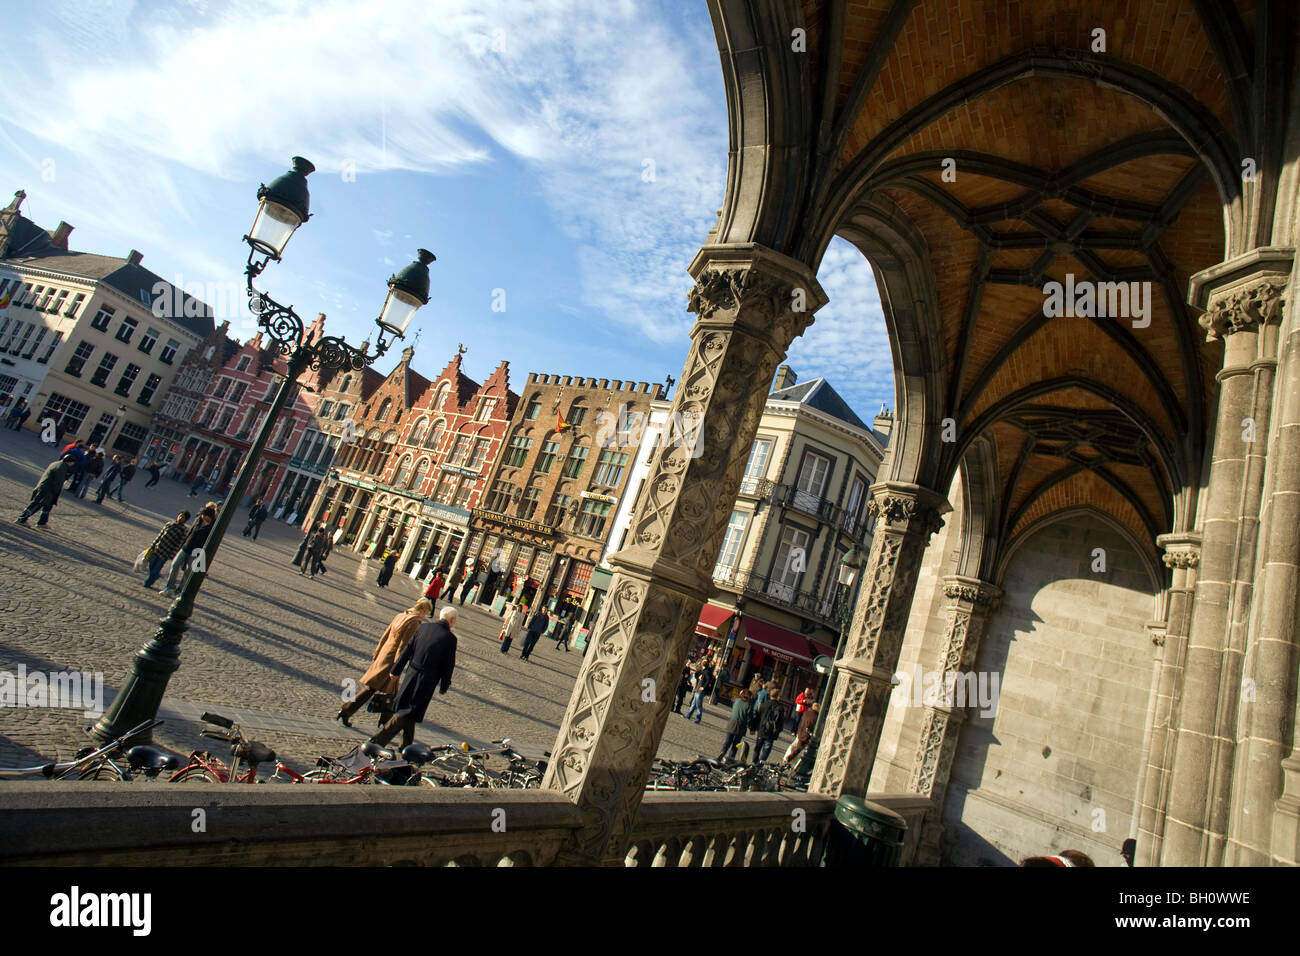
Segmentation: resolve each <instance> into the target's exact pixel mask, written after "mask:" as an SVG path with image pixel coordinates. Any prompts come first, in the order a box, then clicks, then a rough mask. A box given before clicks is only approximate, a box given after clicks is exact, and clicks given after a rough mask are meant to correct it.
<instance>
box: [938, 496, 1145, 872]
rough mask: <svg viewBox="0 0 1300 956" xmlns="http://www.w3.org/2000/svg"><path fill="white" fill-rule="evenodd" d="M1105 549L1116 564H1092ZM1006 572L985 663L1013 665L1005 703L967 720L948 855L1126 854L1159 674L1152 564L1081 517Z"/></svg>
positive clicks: (949, 819) (997, 861) (983, 650)
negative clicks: (1152, 624) (1148, 629)
mask: <svg viewBox="0 0 1300 956" xmlns="http://www.w3.org/2000/svg"><path fill="white" fill-rule="evenodd" d="M1098 547H1100V548H1104V549H1105V552H1106V572H1105V573H1104V574H1102V573H1094V572H1093V571H1092V570H1091V567H1092V562H1093V556H1092V551H1093V549H1094V548H1098ZM999 583H1000V585H1001V587H1002V588H1003V589H1004V590H1005V592H1006V596H1005V598H1004V600H1003V603H1002V607H1001V609H1000V610H999V611H998V612H997V613H996V614H994V615H993V616H992V618H991V619H990V621H989V626H988V630H987V632H986V633H985V636H984V640H983V642H982V644H981V647H980V652H979V656H978V658H977V663H976V667H977V669H978V670H979V671H982V672H985V671H986V672H989V673H997V674H1001V675H1002V676H1001V694H1000V700H999V704H998V708H997V713H996V715H995V716H992V717H982V716H980V715H979V714H978V713H973V714H972V715H971V719H970V721H969V722H968V723H967V725H966V727H965V729H964V730H963V733H962V737H961V746H960V749H959V751H958V754H957V758H956V761H955V763H954V765H953V769H952V779H951V785H950V788H949V791H948V799H947V803H946V806H945V811H944V827H945V831H944V837H943V862H944V863H946V864H957V865H985V866H988V865H1014V864H1015V863H1016V862H1018V861H1019V860H1020V859H1021V858H1022V857H1025V856H1032V855H1039V854H1045V853H1052V852H1055V851H1058V850H1064V849H1070V848H1074V849H1079V850H1083V851H1084V852H1085V853H1088V854H1089V855H1090V856H1091V857H1092V858H1093V859H1094V860H1095V861H1096V862H1097V863H1098V865H1101V866H1116V865H1120V864H1121V862H1122V861H1121V860H1120V857H1119V848H1120V845H1121V844H1122V843H1123V841H1124V839H1125V838H1126V837H1128V836H1129V835H1130V832H1131V827H1132V823H1133V820H1132V813H1133V807H1134V797H1135V791H1136V787H1137V784H1138V774H1139V769H1140V768H1139V764H1140V760H1141V753H1142V743H1143V739H1142V738H1143V727H1144V721H1145V718H1146V709H1147V701H1148V694H1149V689H1150V681H1151V654H1152V649H1151V646H1150V641H1149V639H1148V637H1147V636H1146V634H1145V632H1144V630H1143V625H1144V624H1145V623H1146V622H1148V621H1150V620H1151V618H1152V616H1153V611H1154V606H1155V605H1154V598H1153V593H1154V587H1153V583H1152V580H1151V576H1150V573H1149V572H1148V570H1147V568H1146V566H1145V564H1144V562H1143V561H1142V559H1141V557H1140V556H1139V555H1138V554H1137V553H1136V551H1135V550H1134V548H1133V547H1132V545H1130V544H1129V543H1128V542H1127V541H1126V540H1125V539H1124V538H1122V537H1121V536H1120V535H1118V534H1117V533H1116V532H1115V531H1114V530H1112V529H1111V528H1110V527H1109V526H1108V525H1106V524H1104V523H1102V522H1101V521H1100V520H1098V519H1097V518H1095V517H1093V516H1090V515H1075V516H1072V517H1070V518H1068V519H1066V520H1063V521H1059V522H1057V523H1055V524H1052V525H1049V526H1047V527H1045V528H1043V529H1041V530H1039V531H1038V532H1036V533H1035V534H1033V536H1032V537H1031V538H1030V539H1029V540H1028V541H1026V542H1025V543H1024V545H1023V546H1022V547H1020V548H1019V549H1018V550H1017V552H1016V553H1015V554H1014V555H1013V556H1012V558H1011V561H1010V563H1009V565H1008V566H1007V570H1006V574H1005V576H1004V580H1003V581H1001V582H999ZM1103 826H1104V829H1094V828H1095V827H1097V828H1100V827H1103Z"/></svg>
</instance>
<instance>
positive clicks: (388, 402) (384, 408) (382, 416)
mask: <svg viewBox="0 0 1300 956" xmlns="http://www.w3.org/2000/svg"><path fill="white" fill-rule="evenodd" d="M392 404H393V400H392V399H391V398H386V399H384V404H382V405H380V406H379V414H378V415H376V416H375V421H377V422H382V421H385V420H386V419H387V418H388V409H389V408H390V407H391V406H392Z"/></svg>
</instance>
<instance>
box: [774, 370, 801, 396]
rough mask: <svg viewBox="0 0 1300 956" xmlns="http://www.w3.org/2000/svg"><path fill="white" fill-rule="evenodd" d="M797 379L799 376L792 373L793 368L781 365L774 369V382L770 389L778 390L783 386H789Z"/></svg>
mask: <svg viewBox="0 0 1300 956" xmlns="http://www.w3.org/2000/svg"><path fill="white" fill-rule="evenodd" d="M797 381H799V376H797V375H795V374H794V370H793V369H792V368H790V366H788V365H782V366H781V367H780V368H778V369H777V370H776V383H775V384H774V385H773V386H772V391H774V392H779V391H781V389H783V388H789V387H790V386H791V385H793V384H794V383H795V382H797Z"/></svg>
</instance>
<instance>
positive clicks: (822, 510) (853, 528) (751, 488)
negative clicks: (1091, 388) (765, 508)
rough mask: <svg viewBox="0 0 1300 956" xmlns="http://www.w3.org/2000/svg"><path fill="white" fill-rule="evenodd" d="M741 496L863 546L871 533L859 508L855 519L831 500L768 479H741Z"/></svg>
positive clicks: (867, 521)
mask: <svg viewBox="0 0 1300 956" xmlns="http://www.w3.org/2000/svg"><path fill="white" fill-rule="evenodd" d="M738 494H739V495H741V496H742V497H746V498H755V499H757V500H759V501H765V502H767V503H768V504H769V505H771V506H773V507H776V508H789V509H791V510H792V511H798V512H799V513H801V514H806V515H809V516H811V517H813V518H816V519H817V520H818V521H820V522H821V523H822V524H828V525H831V526H832V527H834V528H836V529H837V530H839V531H841V532H843V533H844V534H847V535H848V536H849V537H850V538H852V539H853V540H854V541H855V542H858V543H860V542H861V541H862V540H863V539H864V538H865V537H866V536H867V535H868V534H869V532H870V519H869V517H868V516H867V514H866V510H865V509H863V508H859V509H858V511H859V515H858V516H857V517H856V518H855V517H854V516H853V515H851V514H849V513H848V512H846V511H845V510H844V509H843V508H841V507H840V506H839V505H837V504H835V503H834V502H833V501H831V500H830V499H829V498H823V497H821V496H819V495H811V494H809V493H808V492H806V491H800V490H799V488H798V487H797V486H796V485H791V484H785V483H781V482H775V481H770V480H769V479H767V478H755V477H752V476H748V475H747V476H745V477H744V478H742V479H740V489H739V491H738Z"/></svg>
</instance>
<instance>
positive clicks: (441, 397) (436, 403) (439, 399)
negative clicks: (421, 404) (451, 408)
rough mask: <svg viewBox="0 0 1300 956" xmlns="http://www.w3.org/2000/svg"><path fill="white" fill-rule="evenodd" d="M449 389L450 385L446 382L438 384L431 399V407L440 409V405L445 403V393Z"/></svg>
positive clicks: (446, 393) (448, 391)
mask: <svg viewBox="0 0 1300 956" xmlns="http://www.w3.org/2000/svg"><path fill="white" fill-rule="evenodd" d="M450 391H451V385H449V384H448V383H447V382H443V383H442V384H441V385H439V386H438V394H437V396H436V397H435V398H434V400H433V407H434V409H435V410H438V411H441V410H442V407H443V406H444V405H446V404H447V395H448V394H449V393H450Z"/></svg>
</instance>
